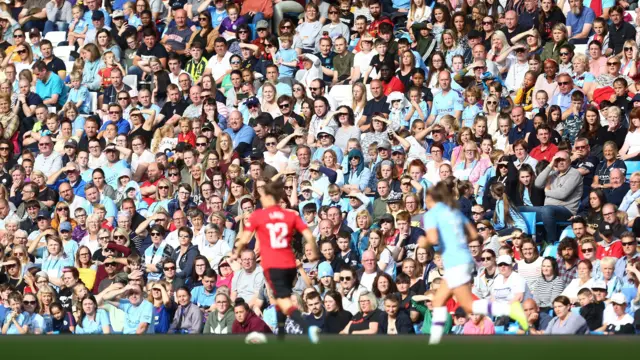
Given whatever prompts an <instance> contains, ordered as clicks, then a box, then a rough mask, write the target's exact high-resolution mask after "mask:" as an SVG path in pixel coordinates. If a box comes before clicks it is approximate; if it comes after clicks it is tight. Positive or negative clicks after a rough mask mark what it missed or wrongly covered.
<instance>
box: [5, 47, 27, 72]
mask: <svg viewBox="0 0 640 360" xmlns="http://www.w3.org/2000/svg"><path fill="white" fill-rule="evenodd" d="M16 55H18V58H19V59H20V60H19V61H14V59H15V56H16ZM9 64H13V65H14V66H15V68H16V74H20V72H21V71H22V70H30V69H31V67H32V66H33V64H34V61H33V51H32V50H31V46H29V44H27V43H23V44H20V45H18V46H15V47H14V49H13V52H12V53H11V54H7V56H5V58H4V60H3V61H2V68H3V69H4V68H6V67H7V65H9Z"/></svg>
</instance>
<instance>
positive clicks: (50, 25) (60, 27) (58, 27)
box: [42, 20, 69, 37]
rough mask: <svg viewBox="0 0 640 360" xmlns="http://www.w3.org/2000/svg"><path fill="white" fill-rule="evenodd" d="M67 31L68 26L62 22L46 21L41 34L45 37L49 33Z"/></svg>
mask: <svg viewBox="0 0 640 360" xmlns="http://www.w3.org/2000/svg"><path fill="white" fill-rule="evenodd" d="M68 29H69V24H68V23H66V22H64V21H56V22H53V21H49V20H47V21H46V22H45V23H44V31H43V32H42V36H43V37H44V35H47V33H48V32H50V31H67V30H68Z"/></svg>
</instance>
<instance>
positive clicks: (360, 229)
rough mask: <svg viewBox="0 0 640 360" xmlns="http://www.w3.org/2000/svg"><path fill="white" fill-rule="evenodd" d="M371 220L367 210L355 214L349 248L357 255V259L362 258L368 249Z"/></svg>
mask: <svg viewBox="0 0 640 360" xmlns="http://www.w3.org/2000/svg"><path fill="white" fill-rule="evenodd" d="M372 224H373V218H372V217H371V213H369V211H367V210H361V211H360V212H358V213H357V214H356V228H355V229H353V230H354V231H353V233H352V234H351V243H350V245H349V247H350V248H351V249H353V251H355V252H356V254H358V258H360V257H362V253H364V252H365V251H366V250H367V249H368V248H369V233H370V228H371V225H372Z"/></svg>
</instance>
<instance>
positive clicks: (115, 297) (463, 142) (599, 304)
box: [0, 0, 640, 335]
mask: <svg viewBox="0 0 640 360" xmlns="http://www.w3.org/2000/svg"><path fill="white" fill-rule="evenodd" d="M636 10H637V0H627V1H609V0H602V1H601V0H591V1H590V5H589V6H587V7H585V6H584V5H583V3H582V2H581V1H580V0H568V1H565V0H561V2H560V3H558V4H556V3H554V1H553V0H542V1H541V3H538V1H537V0H523V1H511V0H509V1H503V0H486V1H480V0H438V1H433V0H431V1H425V0H382V1H381V0H354V1H351V0H339V1H331V2H325V1H324V0H310V1H309V2H308V3H307V2H304V1H302V2H299V1H296V0H246V1H238V0H188V1H185V0H168V1H160V0H151V1H147V0H136V1H132V2H130V1H123V0H116V1H113V2H110V1H103V0H84V1H82V2H76V1H75V0H51V1H46V0H26V1H22V0H11V1H8V2H2V3H0V36H1V39H0V266H1V269H0V324H2V334H27V333H29V334H59V333H74V334H109V333H123V334H143V333H180V334H198V333H204V334H243V333H249V332H253V331H258V332H264V333H272V332H275V331H277V328H278V326H277V321H276V310H275V305H274V298H273V294H272V291H271V289H269V287H268V286H267V285H265V277H264V274H263V270H262V268H261V266H260V260H261V259H260V245H259V242H257V241H256V240H255V238H254V239H253V240H252V241H251V243H250V246H249V249H247V250H245V251H243V252H242V253H241V254H239V258H238V260H237V261H234V260H233V257H231V254H232V250H233V249H234V245H235V241H236V238H237V237H238V235H239V234H241V233H243V231H244V222H245V220H246V219H247V218H248V216H249V215H250V214H251V213H252V212H253V211H254V210H255V209H257V208H260V207H261V201H260V199H261V194H262V192H263V189H264V186H265V184H267V183H269V182H272V181H276V180H283V181H284V184H285V185H284V189H283V191H284V192H285V193H286V196H285V197H284V199H283V200H282V201H281V204H280V205H281V206H282V207H283V208H286V209H289V210H290V211H294V212H296V213H298V214H299V216H300V217H302V218H303V219H304V221H305V222H306V224H307V225H308V226H309V227H310V228H311V229H312V230H313V233H314V235H315V236H316V238H317V241H318V248H319V253H316V252H315V251H314V250H313V248H312V247H311V246H308V244H305V243H304V242H303V241H302V240H301V238H300V236H299V235H298V236H296V238H295V241H294V244H293V250H294V252H295V254H296V256H297V258H298V278H297V280H296V283H295V284H292V286H293V287H294V292H295V293H294V295H293V296H292V301H293V302H294V304H295V305H296V306H297V307H298V308H299V309H301V310H302V311H303V312H304V314H305V317H306V320H307V321H308V322H309V323H310V324H312V325H316V326H319V327H320V328H321V329H322V331H323V332H324V333H329V334H428V333H429V329H430V327H431V321H432V320H431V319H432V315H431V314H432V309H433V308H432V305H431V302H432V300H433V296H434V294H435V291H436V290H437V289H438V288H439V287H440V286H443V275H444V273H445V272H446V271H447V269H445V268H443V265H442V258H441V253H440V252H439V250H440V249H438V247H436V248H429V249H425V248H418V247H417V243H418V239H419V238H420V237H421V236H424V235H425V233H424V230H422V229H421V227H422V226H421V223H422V218H423V215H424V214H425V212H426V211H428V209H426V207H425V205H424V196H425V190H426V189H427V188H429V187H430V186H432V185H434V184H435V183H437V182H439V181H454V182H455V183H456V185H455V186H456V190H457V194H456V196H457V202H458V205H459V207H460V210H461V211H462V212H463V213H464V214H465V215H466V216H467V217H468V219H469V220H470V221H471V222H472V223H473V224H475V226H476V229H477V231H478V233H479V235H480V236H479V237H478V238H474V239H470V242H469V244H468V246H469V249H470V251H471V253H472V256H473V258H474V261H475V270H474V280H473V283H472V284H469V286H470V287H472V289H473V294H474V296H475V297H477V298H478V299H491V300H492V301H497V302H500V301H502V302H514V301H517V302H522V304H523V307H524V309H525V312H526V314H527V316H528V319H529V322H530V330H528V331H527V334H587V333H603V334H620V333H624V334H627V333H635V331H636V329H640V311H638V309H640V294H639V293H638V291H637V289H638V286H639V284H640V261H638V259H639V258H640V255H639V253H638V246H637V239H638V237H639V236H640V216H639V215H640V172H634V171H635V170H637V169H640V166H639V165H638V164H640V163H638V160H640V135H639V134H640V89H638V85H637V84H638V83H640V72H639V70H640V67H639V64H638V60H639V59H638V58H639V54H638V45H637V42H636V41H637V40H636V36H637V35H639V34H640V32H638V31H636V28H637V27H639V26H640V23H635V20H634V19H635V18H636V17H635V11H636ZM274 236H275V235H274ZM447 308H448V310H449V316H448V318H447V322H446V324H445V328H446V332H447V333H452V334H465V335H475V334H483V335H487V334H496V333H522V332H523V331H521V330H520V329H518V328H517V326H515V325H513V324H510V323H509V319H505V318H490V317H485V316H481V315H477V314H467V313H465V312H464V311H462V309H461V308H459V307H458V306H457V302H456V300H455V299H452V300H450V301H449V302H448V303H447ZM285 329H286V332H287V333H288V334H300V333H302V328H301V327H300V325H299V324H296V323H295V322H294V321H293V320H291V319H287V323H286V327H285Z"/></svg>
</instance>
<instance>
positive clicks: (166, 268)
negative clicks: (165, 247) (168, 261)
mask: <svg viewBox="0 0 640 360" xmlns="http://www.w3.org/2000/svg"><path fill="white" fill-rule="evenodd" d="M163 269H164V271H170V270H175V269H176V267H175V266H165V267H164V268H163Z"/></svg>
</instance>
